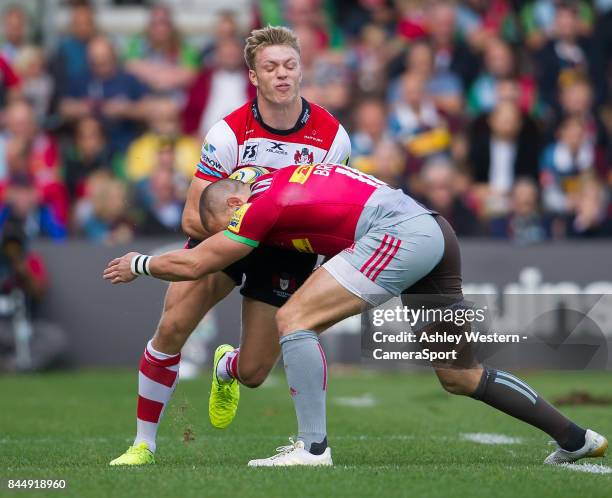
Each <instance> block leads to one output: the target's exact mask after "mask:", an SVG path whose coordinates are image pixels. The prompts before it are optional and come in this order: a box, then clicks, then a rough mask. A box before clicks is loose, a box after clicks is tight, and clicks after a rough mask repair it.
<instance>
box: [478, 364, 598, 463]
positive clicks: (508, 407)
mask: <svg viewBox="0 0 612 498" xmlns="http://www.w3.org/2000/svg"><path fill="white" fill-rule="evenodd" d="M472 397H473V398H475V399H478V400H480V401H482V402H484V403H486V404H487V405H489V406H492V407H493V408H496V409H498V410H500V411H502V412H504V413H507V414H508V415H510V416H511V417H514V418H517V419H519V420H522V421H523V422H527V423H528V424H531V425H533V426H534V427H537V428H538V429H540V430H543V431H544V432H546V433H547V434H549V435H550V436H551V437H552V438H553V439H554V440H555V441H557V444H559V446H561V448H563V449H564V450H567V451H576V450H577V449H579V448H581V447H582V446H583V445H584V436H585V434H586V431H585V430H584V429H583V428H581V427H579V426H577V425H576V424H574V423H573V422H572V421H571V420H569V419H568V418H566V417H565V416H564V415H562V414H561V413H560V412H559V411H558V410H557V409H556V408H555V407H554V406H552V405H551V404H549V403H548V402H547V401H546V400H545V399H543V398H542V397H541V396H539V395H538V393H536V392H535V391H534V390H533V389H532V388H531V387H529V386H528V385H527V384H526V383H525V382H523V381H522V380H520V379H519V378H517V377H515V376H514V375H512V374H509V373H508V372H504V371H502V370H495V369H488V368H486V367H485V368H484V370H483V372H482V377H481V379H480V383H479V384H478V387H477V389H476V392H475V393H474V394H473V395H472Z"/></svg>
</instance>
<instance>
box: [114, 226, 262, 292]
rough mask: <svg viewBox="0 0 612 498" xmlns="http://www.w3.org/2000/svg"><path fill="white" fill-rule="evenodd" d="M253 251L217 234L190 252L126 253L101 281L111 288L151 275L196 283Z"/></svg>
mask: <svg viewBox="0 0 612 498" xmlns="http://www.w3.org/2000/svg"><path fill="white" fill-rule="evenodd" d="M252 250H253V247H251V246H248V245H246V244H243V243H241V242H238V241H236V240H233V239H230V238H229V237H226V236H225V235H224V234H223V233H222V232H219V233H217V234H215V235H213V236H212V237H209V238H208V239H206V240H205V241H204V242H201V243H200V244H199V245H197V246H196V247H194V248H193V249H179V250H178V251H170V252H167V253H165V254H162V255H160V256H145V255H141V254H139V253H136V252H129V253H127V254H126V255H124V256H121V257H120V258H116V259H113V260H112V261H111V262H110V263H108V265H107V267H106V270H104V275H103V277H104V279H105V280H110V281H111V282H112V283H113V284H119V283H127V282H131V281H132V280H134V279H135V278H136V277H137V276H138V275H151V276H152V277H155V278H159V279H161V280H168V281H171V282H176V281H181V280H198V279H199V278H202V277H203V276H204V275H207V274H209V273H214V272H217V271H219V270H222V269H223V268H225V267H227V266H229V265H231V264H232V263H234V262H235V261H238V260H239V259H242V258H244V257H245V256H246V255H247V254H249V253H250V252H251V251H252ZM138 256H140V258H139V259H138V260H136V259H135V258H137V257H138Z"/></svg>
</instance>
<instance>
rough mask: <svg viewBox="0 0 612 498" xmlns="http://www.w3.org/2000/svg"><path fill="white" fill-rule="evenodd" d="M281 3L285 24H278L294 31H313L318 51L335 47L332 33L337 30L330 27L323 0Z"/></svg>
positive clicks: (294, 0) (292, 0) (295, 0)
mask: <svg viewBox="0 0 612 498" xmlns="http://www.w3.org/2000/svg"><path fill="white" fill-rule="evenodd" d="M279 3H280V4H281V5H282V7H283V8H281V9H279V12H282V14H283V16H284V22H280V23H276V24H285V25H288V26H290V27H291V28H293V29H294V30H296V29H309V30H312V32H313V33H314V35H315V39H316V47H317V49H318V50H325V49H327V48H329V47H330V46H331V45H333V41H332V37H333V36H334V35H333V33H332V31H335V29H336V28H335V26H333V25H330V22H329V21H330V19H329V18H328V16H327V15H326V14H327V13H326V12H325V10H324V8H323V7H324V4H323V2H322V1H321V0H285V1H282V2H279Z"/></svg>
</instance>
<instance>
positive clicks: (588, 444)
mask: <svg viewBox="0 0 612 498" xmlns="http://www.w3.org/2000/svg"><path fill="white" fill-rule="evenodd" d="M607 449H608V440H607V439H606V438H605V437H603V436H602V435H601V434H597V432H595V431H592V430H591V429H587V431H586V434H585V436H584V446H583V447H582V448H580V449H577V450H576V451H567V450H564V449H563V448H557V449H556V450H555V451H553V452H552V453H551V454H550V455H548V456H547V457H546V460H544V463H546V464H548V465H558V464H562V463H572V462H575V461H576V460H580V459H581V458H594V457H602V456H604V455H605V453H606V450H607Z"/></svg>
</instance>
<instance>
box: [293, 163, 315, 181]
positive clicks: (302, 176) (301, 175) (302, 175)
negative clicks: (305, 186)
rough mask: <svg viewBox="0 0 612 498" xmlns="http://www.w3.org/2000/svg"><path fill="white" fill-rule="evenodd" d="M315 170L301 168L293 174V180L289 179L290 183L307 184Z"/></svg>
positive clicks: (311, 167) (305, 167) (312, 167)
mask: <svg viewBox="0 0 612 498" xmlns="http://www.w3.org/2000/svg"><path fill="white" fill-rule="evenodd" d="M313 169H314V166H300V167H299V168H297V169H296V170H295V171H294V172H293V174H292V175H291V178H289V183H306V180H308V178H309V177H310V175H311V174H312V170H313Z"/></svg>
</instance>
